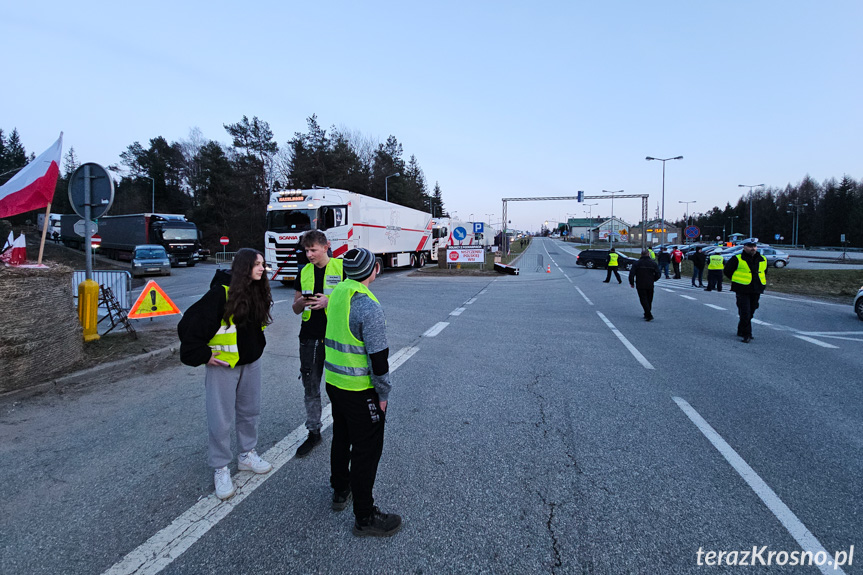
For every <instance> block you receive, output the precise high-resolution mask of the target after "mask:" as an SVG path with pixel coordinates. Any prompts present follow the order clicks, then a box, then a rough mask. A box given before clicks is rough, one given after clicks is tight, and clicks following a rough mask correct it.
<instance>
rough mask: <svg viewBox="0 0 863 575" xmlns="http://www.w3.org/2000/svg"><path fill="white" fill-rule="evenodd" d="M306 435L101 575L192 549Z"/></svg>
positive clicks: (130, 570) (397, 358) (125, 573)
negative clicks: (267, 466)
mask: <svg viewBox="0 0 863 575" xmlns="http://www.w3.org/2000/svg"><path fill="white" fill-rule="evenodd" d="M417 351H419V348H417V347H406V348H403V349H400V350H399V351H397V352H396V353H395V354H394V355H393V356H392V359H391V360H390V372H393V371H395V370H396V369H398V368H399V366H401V365H402V364H404V362H405V361H407V360H408V359H410V357H411V356H413V355H414V354H415V353H416V352H417ZM321 423H322V424H323V425H322V426H321V431H324V430H325V429H327V428H328V427H329V426H330V425H332V423H333V415H332V404H327V405H326V406H325V407H324V408H323V410H322V411H321ZM307 435H308V431H307V430H306V425H305V424H302V425H300V426H299V427H297V428H296V429H294V430H293V431H292V432H290V433H289V434H288V435H287V436H286V437H285V438H284V439H282V440H281V441H279V442H278V443H277V444H275V445H274V446H272V447H271V448H270V449H268V450H267V452H266V453H263V454H262V455H261V457H263V458H264V459H266V460H267V461H269V462H270V463H271V464H272V465H273V470H272V471H270V472H269V473H267V474H264V475H257V474H255V473H252V472H249V471H241V472H239V473H237V474H236V475H234V477H233V479H234V484H235V485H236V486H237V493H236V495H234V496H233V497H231V498H230V499H228V500H226V501H220V500H219V498H217V497H216V495H215V493H213V494H211V495H209V496H207V497H205V498H204V499H201V500H200V501H198V502H197V503H196V504H195V505H193V506H192V507H190V508H189V509H188V510H187V511H186V512H185V513H183V514H182V515H180V516H179V517H177V518H176V519H174V521H172V522H171V524H170V525H168V526H167V527H165V528H164V529H162V530H161V531H159V532H158V533H156V534H155V535H153V536H152V537H150V538H149V539H147V541H145V542H144V543H142V544H141V545H139V546H138V548H137V549H134V550H133V551H132V552H131V553H129V554H128V555H126V556H125V557H123V559H121V560H120V561H118V562H117V563H115V564H114V565H113V566H112V567H111V568H110V569H108V570H107V571H105V573H104V574H103V575H131V574H134V575H153V574H155V573H158V572H160V571H161V570H162V569H164V568H165V567H167V566H168V565H170V564H171V563H172V562H173V561H174V560H175V559H176V558H178V557H179V556H180V555H182V554H183V553H184V552H185V551H186V550H187V549H188V548H189V547H191V546H192V545H194V544H195V543H196V542H197V541H198V540H199V539H200V538H201V537H203V536H204V535H205V534H206V533H207V531H209V530H210V529H212V528H213V527H215V526H216V524H217V523H218V522H219V521H221V520H222V519H224V518H225V517H227V516H228V514H229V513H230V512H231V511H233V510H234V509H235V508H236V507H237V506H238V505H239V504H240V503H242V502H243V500H244V499H246V497H248V496H249V495H251V494H252V492H253V491H254V490H255V489H257V488H258V487H260V486H261V485H263V483H264V481H266V480H267V479H269V478H270V477H273V476H274V475H275V474H276V472H277V471H278V470H279V469H280V468H281V467H282V466H284V465H285V464H286V463H287V462H288V461H290V460H291V459H293V458H294V455H295V454H296V451H297V449H296V448H297V447H298V446H299V445H300V444H301V443H302V442H303V441H305V439H306V436H307Z"/></svg>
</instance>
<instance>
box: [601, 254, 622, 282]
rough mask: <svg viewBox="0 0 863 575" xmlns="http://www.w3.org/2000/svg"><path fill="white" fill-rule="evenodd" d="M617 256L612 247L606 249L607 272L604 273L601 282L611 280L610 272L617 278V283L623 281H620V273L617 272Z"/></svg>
mask: <svg viewBox="0 0 863 575" xmlns="http://www.w3.org/2000/svg"><path fill="white" fill-rule="evenodd" d="M618 257H619V256H618V255H617V252H616V251H614V248H611V249H610V250H608V261H607V262H606V267H607V268H608V273H607V274H605V281H604V282H602V283H605V284H607V283H608V282H609V281H611V273H612V272H614V277H616V278H617V283H619V284H621V283H623V282H622V281H620V274H619V273H617V267H618Z"/></svg>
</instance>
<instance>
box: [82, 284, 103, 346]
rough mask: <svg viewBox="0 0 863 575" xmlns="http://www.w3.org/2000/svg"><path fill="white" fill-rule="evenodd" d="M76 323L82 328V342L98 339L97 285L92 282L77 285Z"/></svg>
mask: <svg viewBox="0 0 863 575" xmlns="http://www.w3.org/2000/svg"><path fill="white" fill-rule="evenodd" d="M78 321H80V322H81V327H83V328H84V341H96V340H97V339H99V333H98V331H97V323H98V322H99V284H98V283H96V282H94V281H93V280H84V281H82V282H81V283H79V284H78Z"/></svg>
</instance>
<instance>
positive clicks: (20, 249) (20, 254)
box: [0, 234, 27, 266]
mask: <svg viewBox="0 0 863 575" xmlns="http://www.w3.org/2000/svg"><path fill="white" fill-rule="evenodd" d="M0 261H2V262H4V263H6V264H8V265H10V266H19V265H21V264H23V263H25V262H26V261H27V241H26V240H25V239H24V234H21V235H20V236H18V239H16V240H15V241H13V242H12V249H7V250H4V251H3V253H2V254H0Z"/></svg>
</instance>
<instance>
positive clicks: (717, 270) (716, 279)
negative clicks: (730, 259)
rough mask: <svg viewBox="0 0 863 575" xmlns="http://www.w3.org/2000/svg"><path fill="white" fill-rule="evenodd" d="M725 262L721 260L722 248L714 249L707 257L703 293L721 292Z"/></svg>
mask: <svg viewBox="0 0 863 575" xmlns="http://www.w3.org/2000/svg"><path fill="white" fill-rule="evenodd" d="M724 269H725V260H723V259H722V248H716V249H715V250H713V251H712V252H710V255H709V256H708V257H707V287H706V288H704V291H713V290H714V289H715V290H716V291H722V270H724Z"/></svg>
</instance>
